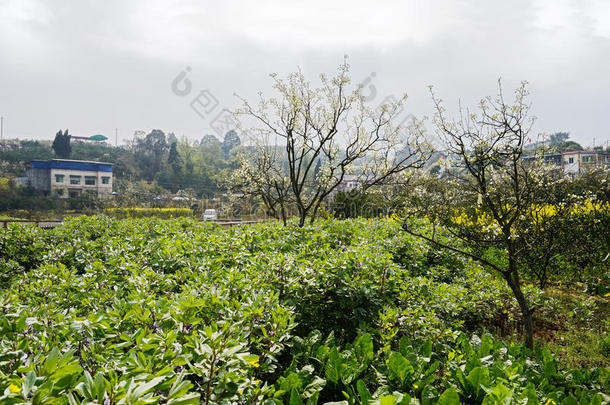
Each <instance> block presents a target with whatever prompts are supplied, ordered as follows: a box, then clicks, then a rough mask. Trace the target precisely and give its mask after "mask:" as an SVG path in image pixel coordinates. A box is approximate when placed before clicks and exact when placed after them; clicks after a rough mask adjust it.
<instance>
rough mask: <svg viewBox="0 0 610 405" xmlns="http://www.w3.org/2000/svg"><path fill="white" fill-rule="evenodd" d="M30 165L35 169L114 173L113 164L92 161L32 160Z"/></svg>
mask: <svg viewBox="0 0 610 405" xmlns="http://www.w3.org/2000/svg"><path fill="white" fill-rule="evenodd" d="M29 165H30V166H31V167H32V168H34V169H46V170H50V169H63V170H83V171H95V172H112V163H108V162H95V161H92V160H71V159H51V160H37V159H34V160H32V161H31V162H30V163H29Z"/></svg>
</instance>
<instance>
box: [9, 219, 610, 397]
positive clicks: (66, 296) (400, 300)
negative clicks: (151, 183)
mask: <svg viewBox="0 0 610 405" xmlns="http://www.w3.org/2000/svg"><path fill="white" fill-rule="evenodd" d="M400 225H401V224H400V222H399V221H395V220H392V219H377V220H350V221H317V222H316V223H315V224H314V225H313V226H306V227H304V228H299V227H298V226H295V224H292V225H289V226H287V227H283V226H281V225H280V224H277V223H268V224H264V225H256V226H250V227H240V228H231V229H227V230H224V229H221V228H220V227H219V226H217V225H214V224H210V223H201V222H196V221H193V220H190V219H184V218H181V219H174V220H160V219H156V218H146V219H130V220H117V219H111V218H109V217H104V216H100V217H88V218H87V217H81V218H77V219H72V220H68V221H66V222H65V223H64V224H63V225H62V226H61V227H58V228H56V229H54V230H50V231H45V230H40V229H37V228H34V227H30V226H24V225H11V226H10V227H9V228H7V229H3V230H1V231H0V286H1V288H2V290H1V293H0V402H2V403H7V404H10V403H26V402H30V403H71V404H80V403H100V404H102V403H103V404H118V403H140V404H141V403H172V404H188V403H206V404H207V403H269V404H283V403H286V404H288V403H289V404H304V403H308V404H315V403H326V402H329V401H344V402H343V403H346V404H358V403H380V404H395V403H402V404H406V403H411V401H419V403H422V404H428V403H436V402H438V403H444V404H448V403H450V404H457V403H460V402H463V403H485V404H492V403H504V404H506V403H525V402H527V403H534V404H535V403H544V404H547V403H548V404H550V403H557V404H559V403H566V404H572V403H586V404H590V403H591V404H600V403H606V402H608V396H607V393H608V392H609V391H610V372H609V371H608V369H607V366H608V364H607V362H606V363H605V364H602V365H598V366H601V367H593V368H587V369H581V370H567V369H565V368H563V367H561V364H560V363H559V362H558V359H557V358H556V357H555V356H554V355H553V354H551V352H550V351H549V350H548V349H543V348H536V349H534V350H533V351H531V350H529V349H527V348H525V346H523V345H522V344H516V343H504V342H503V341H502V340H500V338H498V337H494V336H501V335H506V334H512V333H514V332H515V325H516V324H517V323H516V318H517V317H518V316H519V312H518V305H517V303H516V302H515V300H514V299H513V298H511V293H510V291H509V290H508V288H507V287H506V286H505V284H504V282H503V281H502V280H500V279H498V278H497V277H495V276H494V275H491V274H489V273H487V272H485V271H484V270H482V269H481V268H480V267H479V266H478V265H476V264H475V263H474V262H471V261H467V260H464V259H462V258H460V257H459V256H456V255H454V254H452V253H451V252H446V251H443V250H438V249H437V248H434V247H431V246H429V245H428V244H426V243H425V242H423V241H422V240H420V239H417V238H414V237H411V236H408V235H406V234H404V233H402V232H400ZM418 226H423V227H425V226H426V225H423V224H420V225H418ZM442 237H444V238H447V236H446V235H443V236H442ZM448 241H449V240H448ZM453 243H458V242H457V241H453ZM525 293H526V294H527V296H528V299H529V300H530V301H531V302H533V303H536V305H537V306H538V307H539V312H538V313H540V314H542V315H541V316H548V314H549V313H553V312H555V311H556V307H555V305H556V304H555V303H554V301H553V300H549V299H547V298H545V297H544V295H543V294H542V293H541V291H540V290H538V289H537V288H534V287H526V288H525ZM545 314H546V315H545ZM597 327H598V328H599V330H597V331H596V333H598V334H599V335H600V336H608V335H607V333H608V325H607V324H606V325H603V324H601V325H599V324H598V325H597ZM490 333H491V334H490ZM609 348H610V345H609Z"/></svg>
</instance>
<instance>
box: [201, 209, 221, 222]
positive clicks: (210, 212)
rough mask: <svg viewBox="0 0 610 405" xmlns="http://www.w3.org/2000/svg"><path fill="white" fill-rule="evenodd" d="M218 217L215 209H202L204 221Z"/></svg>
mask: <svg viewBox="0 0 610 405" xmlns="http://www.w3.org/2000/svg"><path fill="white" fill-rule="evenodd" d="M217 219H218V214H217V213H216V210H215V209H211V208H209V209H207V210H205V211H203V220H204V221H215V220H217Z"/></svg>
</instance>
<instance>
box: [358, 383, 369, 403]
mask: <svg viewBox="0 0 610 405" xmlns="http://www.w3.org/2000/svg"><path fill="white" fill-rule="evenodd" d="M356 390H357V391H358V395H360V402H362V403H363V404H368V403H369V402H370V401H371V399H372V397H371V394H370V393H369V390H368V389H367V388H366V385H364V382H362V380H358V381H357V382H356Z"/></svg>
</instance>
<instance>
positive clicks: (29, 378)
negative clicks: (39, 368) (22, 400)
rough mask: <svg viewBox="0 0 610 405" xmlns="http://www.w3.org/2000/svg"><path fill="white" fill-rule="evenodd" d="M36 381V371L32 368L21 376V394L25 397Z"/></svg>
mask: <svg viewBox="0 0 610 405" xmlns="http://www.w3.org/2000/svg"><path fill="white" fill-rule="evenodd" d="M35 383H36V373H34V371H33V370H31V371H30V372H28V373H27V374H26V376H25V377H24V378H23V383H22V384H21V390H22V392H23V396H25V397H26V398H27V397H28V396H29V395H30V392H32V388H34V384H35Z"/></svg>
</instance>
